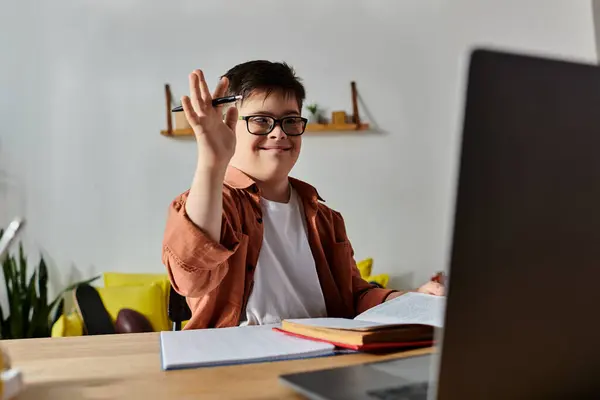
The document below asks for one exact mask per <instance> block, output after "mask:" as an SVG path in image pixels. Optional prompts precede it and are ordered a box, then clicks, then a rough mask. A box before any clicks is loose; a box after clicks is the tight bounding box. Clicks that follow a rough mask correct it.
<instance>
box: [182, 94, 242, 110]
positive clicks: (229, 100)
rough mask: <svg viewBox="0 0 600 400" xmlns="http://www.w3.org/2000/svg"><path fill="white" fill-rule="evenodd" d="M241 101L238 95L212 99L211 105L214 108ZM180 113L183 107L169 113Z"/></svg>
mask: <svg viewBox="0 0 600 400" xmlns="http://www.w3.org/2000/svg"><path fill="white" fill-rule="evenodd" d="M241 99H242V96H241V95H239V94H238V95H237V96H227V97H217V98H216V99H213V101H212V105H213V107H216V106H218V105H221V104H225V103H233V102H234V101H238V100H241ZM180 111H183V106H178V107H175V108H173V109H172V110H171V112H180Z"/></svg>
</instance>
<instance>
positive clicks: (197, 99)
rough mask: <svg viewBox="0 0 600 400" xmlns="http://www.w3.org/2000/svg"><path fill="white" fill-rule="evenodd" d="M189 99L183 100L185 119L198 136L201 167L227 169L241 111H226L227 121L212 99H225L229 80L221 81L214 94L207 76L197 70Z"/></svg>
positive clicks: (199, 165) (191, 78)
mask: <svg viewBox="0 0 600 400" xmlns="http://www.w3.org/2000/svg"><path fill="white" fill-rule="evenodd" d="M189 81H190V96H189V97H188V96H184V97H182V99H181V105H182V106H183V111H184V112H185V117H186V119H187V121H188V122H189V124H190V125H191V127H192V129H193V130H194V134H195V136H196V142H197V144H198V167H199V168H206V169H224V168H226V167H227V164H229V161H230V160H231V157H233V153H234V152H235V143H236V140H235V126H236V123H237V119H238V112H237V109H236V108H235V106H232V107H230V108H229V109H228V110H227V114H226V116H225V121H223V115H222V112H221V108H220V107H213V105H212V100H213V96H214V98H216V97H222V96H224V94H225V92H226V91H227V87H228V85H229V81H228V80H227V78H221V80H220V81H219V84H218V85H217V87H216V89H215V91H214V94H213V95H211V94H210V91H209V89H208V85H207V83H206V80H205V79H204V74H203V73H202V71H201V70H199V69H197V70H195V71H194V72H192V73H191V74H190V76H189Z"/></svg>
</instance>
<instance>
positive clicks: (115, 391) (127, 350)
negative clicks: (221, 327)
mask: <svg viewBox="0 0 600 400" xmlns="http://www.w3.org/2000/svg"><path fill="white" fill-rule="evenodd" d="M1 343H2V345H3V346H5V347H6V349H7V350H8V352H9V354H10V356H11V358H12V360H13V366H15V367H17V368H19V369H21V370H22V371H23V374H24V378H25V382H26V385H27V387H26V390H25V392H24V393H23V395H22V396H19V400H21V399H24V400H29V399H36V400H45V399H51V400H54V399H61V400H63V399H72V400H77V399H115V398H119V399H121V398H124V399H138V398H141V399H162V398H164V399H167V398H168V399H178V400H181V399H198V398H202V399H212V398H227V399H284V398H290V399H299V398H300V397H299V396H297V395H295V393H294V392H293V391H291V390H290V389H287V388H286V387H284V386H282V385H281V384H280V383H279V381H278V377H279V375H281V374H284V373H291V372H301V371H310V370H316V369H323V368H330V367H336V366H344V365H353V364H359V363H363V362H371V361H382V360H386V359H391V358H402V357H407V356H411V355H417V354H426V353H429V352H431V349H429V348H428V349H419V350H412V351H406V352H402V353H396V354H392V355H384V356H381V355H379V356H377V355H369V354H352V355H343V356H335V357H326V358H315V359H306V360H296V361H280V362H273V363H262V364H246V365H237V366H230V367H217V368H200V369H190V370H181V371H168V372H167V371H162V370H161V369H160V360H159V335H158V333H142V334H125V335H106V336H82V337H67V338H47V339H24V340H4V341H2V342H1Z"/></svg>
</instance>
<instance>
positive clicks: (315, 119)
mask: <svg viewBox="0 0 600 400" xmlns="http://www.w3.org/2000/svg"><path fill="white" fill-rule="evenodd" d="M306 109H307V110H308V112H309V114H308V123H309V124H318V123H319V122H321V110H320V109H319V106H318V105H317V103H311V104H309V105H307V106H306Z"/></svg>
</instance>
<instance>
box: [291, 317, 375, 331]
mask: <svg viewBox="0 0 600 400" xmlns="http://www.w3.org/2000/svg"><path fill="white" fill-rule="evenodd" d="M286 321H287V322H293V323H296V324H301V325H305V326H314V327H317V328H332V329H345V330H361V329H365V330H368V329H370V328H376V327H382V326H385V325H386V324H382V323H379V322H373V321H359V320H355V319H345V318H305V319H286Z"/></svg>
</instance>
